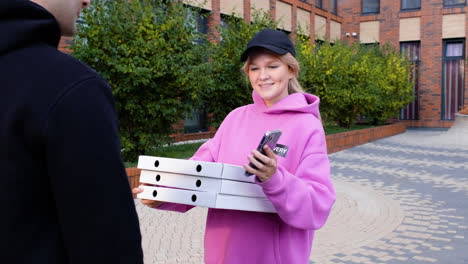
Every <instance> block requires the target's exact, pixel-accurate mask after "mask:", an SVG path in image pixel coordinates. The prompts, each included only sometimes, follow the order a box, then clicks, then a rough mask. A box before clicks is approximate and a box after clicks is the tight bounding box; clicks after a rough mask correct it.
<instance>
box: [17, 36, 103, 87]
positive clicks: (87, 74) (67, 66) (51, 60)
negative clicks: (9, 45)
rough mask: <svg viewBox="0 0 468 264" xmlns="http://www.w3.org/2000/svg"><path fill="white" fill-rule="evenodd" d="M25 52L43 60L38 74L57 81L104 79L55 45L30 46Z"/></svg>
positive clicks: (37, 71) (70, 81) (38, 59)
mask: <svg viewBox="0 0 468 264" xmlns="http://www.w3.org/2000/svg"><path fill="white" fill-rule="evenodd" d="M25 53H27V54H29V55H30V56H31V58H34V60H37V61H39V62H40V61H42V62H43V63H41V65H42V66H43V67H40V68H38V69H36V74H38V73H41V74H44V75H45V76H48V77H50V78H53V79H56V80H57V81H62V82H67V83H76V82H80V81H81V80H85V79H93V78H96V79H102V77H101V76H100V74H99V73H97V72H96V71H95V70H94V69H92V68H91V67H89V66H88V65H86V64H85V63H83V62H81V61H79V60H78V59H76V58H74V57H73V56H71V55H69V54H66V53H64V52H62V51H60V50H57V49H56V48H54V47H51V46H46V45H37V46H33V47H30V49H29V50H26V51H25Z"/></svg>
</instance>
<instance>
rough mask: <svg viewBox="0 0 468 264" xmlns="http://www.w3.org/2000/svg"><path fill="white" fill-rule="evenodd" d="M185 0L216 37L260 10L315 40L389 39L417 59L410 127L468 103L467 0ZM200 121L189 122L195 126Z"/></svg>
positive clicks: (439, 121)
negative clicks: (232, 21)
mask: <svg viewBox="0 0 468 264" xmlns="http://www.w3.org/2000/svg"><path fill="white" fill-rule="evenodd" d="M182 1H183V2H185V3H186V4H187V5H192V6H197V7H201V8H202V9H204V10H205V11H206V12H209V14H210V15H209V17H208V19H207V20H206V21H204V23H205V26H204V29H203V30H204V31H206V33H207V34H208V35H209V38H211V39H212V40H216V39H217V38H219V34H218V33H217V31H216V28H217V27H218V26H219V25H220V24H221V23H222V20H223V16H228V15H233V14H234V15H235V16H238V17H241V18H243V19H244V20H245V21H251V19H252V12H253V10H255V9H256V10H263V11H265V12H268V13H269V14H270V16H271V17H272V18H273V19H275V20H277V21H279V29H281V30H283V31H285V32H287V33H290V35H291V38H292V39H294V38H295V34H296V32H298V30H299V29H300V31H301V34H305V35H308V36H314V37H313V38H312V39H313V40H314V41H330V42H333V41H335V40H337V39H339V40H343V41H347V42H348V43H353V42H356V41H359V42H360V43H362V44H384V43H389V44H390V45H392V46H393V47H394V48H395V49H399V50H400V51H401V53H402V54H404V55H405V56H406V57H407V58H408V59H409V60H410V61H411V62H412V70H413V71H412V78H413V80H414V81H415V85H414V87H413V91H414V96H415V100H414V101H413V102H412V103H411V104H409V105H408V106H406V107H405V108H404V109H402V110H401V113H400V116H399V118H400V120H402V121H404V122H407V123H408V125H409V126H413V127H450V126H451V124H452V123H453V120H454V117H455V113H456V112H458V111H459V110H460V109H461V108H463V106H465V105H466V106H468V81H467V80H466V78H465V76H466V75H467V71H468V67H465V64H466V53H467V51H468V49H467V45H466V32H467V28H468V22H467V21H468V20H467V16H468V14H467V12H466V11H467V7H466V0H182ZM70 41H71V40H70V39H63V41H62V44H63V45H65V46H66V44H67V42H70ZM62 44H61V45H62ZM65 46H64V47H65ZM194 122H195V123H196V122H197V121H196V120H195V121H194V120H186V123H187V124H191V125H194V126H195V127H196V124H194Z"/></svg>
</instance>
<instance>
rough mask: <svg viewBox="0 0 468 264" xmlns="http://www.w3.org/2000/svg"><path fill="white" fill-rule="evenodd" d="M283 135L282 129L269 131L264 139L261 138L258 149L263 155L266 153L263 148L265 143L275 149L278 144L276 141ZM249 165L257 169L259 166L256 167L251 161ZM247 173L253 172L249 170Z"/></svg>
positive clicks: (247, 174)
mask: <svg viewBox="0 0 468 264" xmlns="http://www.w3.org/2000/svg"><path fill="white" fill-rule="evenodd" d="M280 136H281V131H280V130H270V131H267V132H266V133H265V134H264V135H263V137H262V139H261V140H260V143H259V144H258V146H257V150H258V151H259V152H260V153H262V154H263V155H265V151H264V150H263V146H265V145H268V147H269V148H270V149H271V150H273V149H274V148H275V146H276V143H277V142H278V139H279V137H280ZM249 166H250V167H252V168H254V169H257V167H255V165H253V164H252V163H251V162H250V163H249ZM245 175H246V176H251V175H252V174H250V173H249V172H247V171H246V172H245Z"/></svg>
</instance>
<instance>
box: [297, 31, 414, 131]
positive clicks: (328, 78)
mask: <svg viewBox="0 0 468 264" xmlns="http://www.w3.org/2000/svg"><path fill="white" fill-rule="evenodd" d="M309 43H310V42H309V41H308V40H307V39H300V41H299V43H298V47H297V49H298V51H299V52H298V53H299V54H298V60H299V62H300V64H301V67H302V71H301V76H300V80H301V84H302V85H303V86H304V89H305V90H306V91H307V92H310V93H313V94H316V95H317V96H319V97H320V99H321V107H320V110H321V113H322V117H323V119H324V120H325V121H333V122H337V123H338V124H339V125H340V126H342V127H347V128H349V127H350V126H351V125H352V124H353V123H354V122H355V121H356V118H357V117H360V116H363V115H366V117H367V118H368V119H369V120H371V121H372V122H373V123H377V122H381V121H385V120H387V119H388V118H389V117H391V116H394V115H396V114H397V111H398V109H400V108H401V107H403V106H404V105H406V104H407V103H409V102H410V101H411V83H410V81H409V64H408V63H407V62H406V61H405V60H404V59H403V58H402V57H401V56H400V55H399V54H398V53H397V52H394V51H393V50H392V49H391V48H390V47H388V46H385V47H383V48H380V47H378V46H377V45H376V46H361V45H359V44H354V45H351V46H350V45H347V44H346V43H344V42H340V41H337V42H335V43H334V44H333V45H331V44H330V43H328V42H325V43H322V44H320V46H317V45H310V44H309Z"/></svg>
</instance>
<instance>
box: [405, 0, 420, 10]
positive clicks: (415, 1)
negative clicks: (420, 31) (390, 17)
mask: <svg viewBox="0 0 468 264" xmlns="http://www.w3.org/2000/svg"><path fill="white" fill-rule="evenodd" d="M412 9H421V0H401V10H412Z"/></svg>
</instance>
